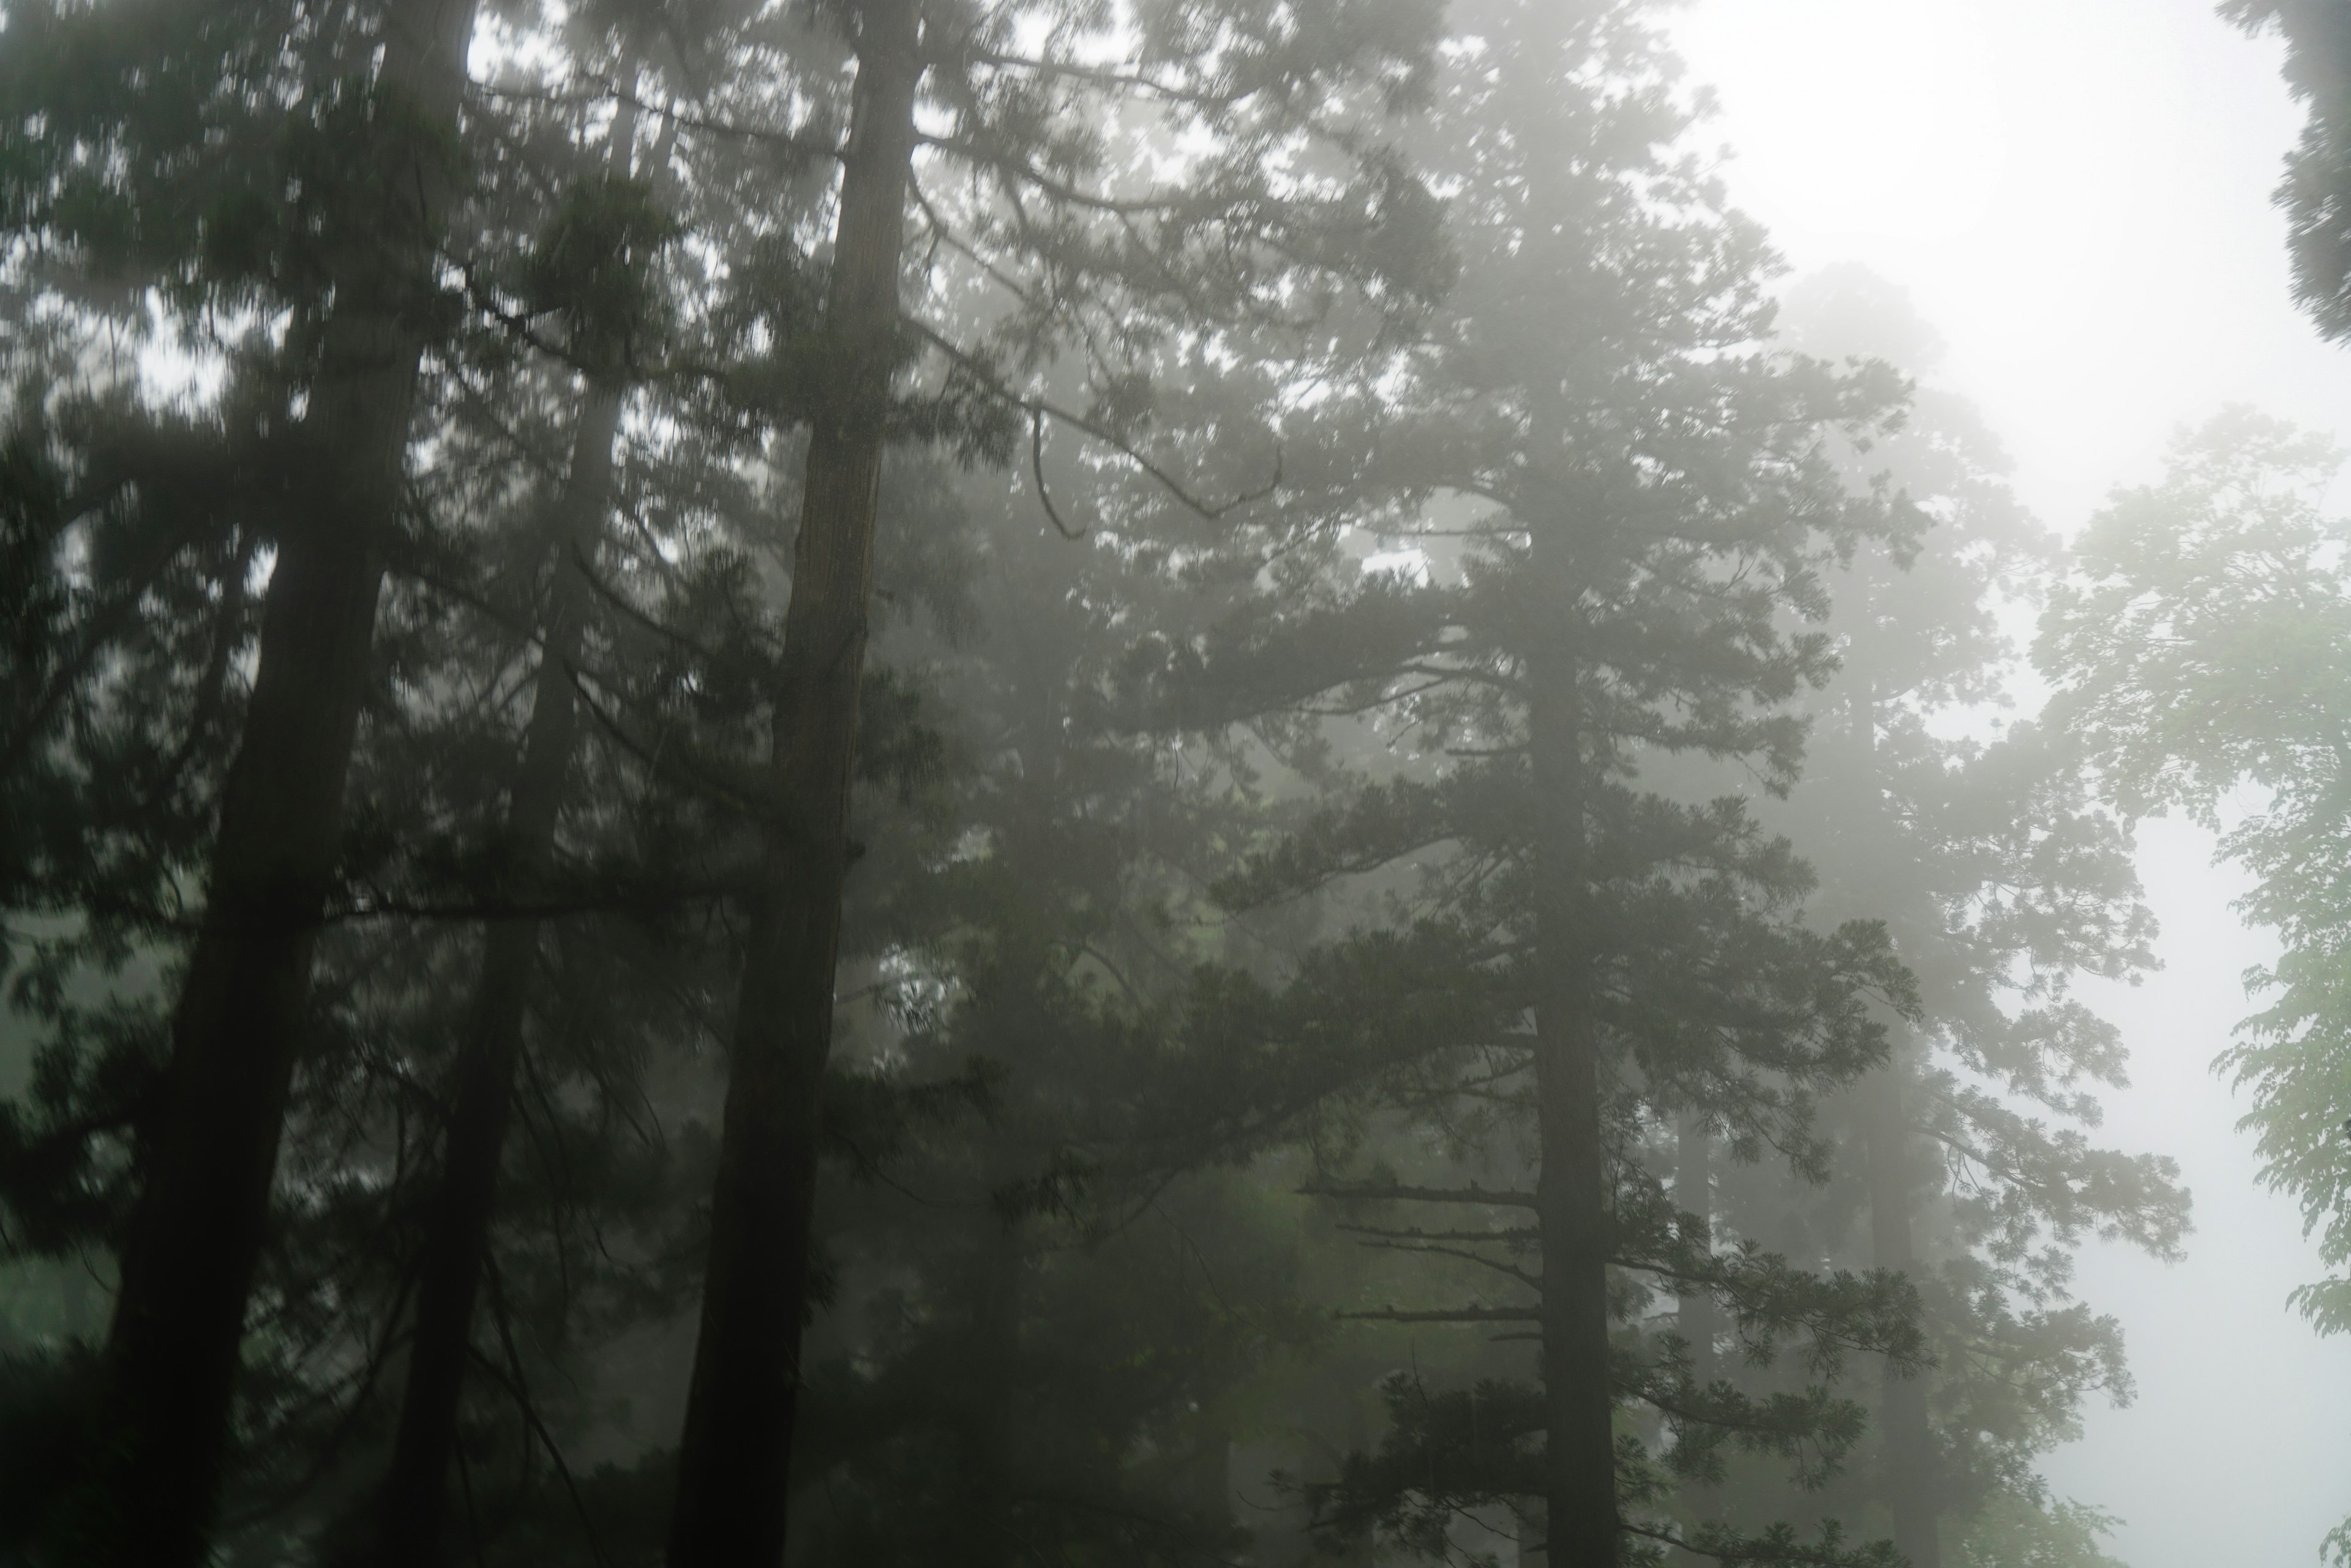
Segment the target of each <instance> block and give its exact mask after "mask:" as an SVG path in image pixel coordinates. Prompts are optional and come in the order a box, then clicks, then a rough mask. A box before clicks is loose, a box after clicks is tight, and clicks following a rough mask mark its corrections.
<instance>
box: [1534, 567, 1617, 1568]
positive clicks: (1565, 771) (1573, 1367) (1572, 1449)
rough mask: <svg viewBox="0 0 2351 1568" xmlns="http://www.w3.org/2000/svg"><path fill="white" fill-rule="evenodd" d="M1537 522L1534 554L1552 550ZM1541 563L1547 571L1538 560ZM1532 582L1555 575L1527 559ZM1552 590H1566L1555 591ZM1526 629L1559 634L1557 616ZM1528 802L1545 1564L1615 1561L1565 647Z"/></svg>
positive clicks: (1560, 607) (1579, 820)
mask: <svg viewBox="0 0 2351 1568" xmlns="http://www.w3.org/2000/svg"><path fill="white" fill-rule="evenodd" d="M1550 531H1551V530H1549V529H1545V528H1541V527H1540V526H1538V528H1537V529H1536V546H1535V548H1536V549H1537V551H1538V553H1539V556H1540V555H1541V554H1544V553H1552V552H1556V551H1558V550H1560V549H1563V546H1564V541H1561V540H1555V539H1549V538H1545V535H1546V534H1547V533H1549V532H1550ZM1547 566H1548V567H1549V569H1548V570H1546V567H1547ZM1535 576H1536V579H1537V580H1538V581H1541V582H1544V583H1547V584H1555V585H1557V584H1563V583H1564V580H1565V577H1564V574H1563V573H1562V572H1560V571H1559V570H1557V569H1556V567H1555V566H1549V563H1545V562H1541V561H1540V560H1539V562H1538V570H1537V571H1536V573H1535ZM1562 595H1565V596H1562ZM1573 603H1574V600H1573V595H1572V594H1568V593H1567V591H1566V590H1565V588H1564V587H1563V586H1559V587H1556V588H1555V591H1553V592H1552V593H1551V594H1549V595H1547V596H1545V599H1544V601H1542V602H1539V603H1538V604H1537V605H1536V606H1535V607H1534V612H1535V614H1536V616H1537V618H1538V619H1539V620H1540V621H1549V620H1550V619H1551V618H1552V617H1561V618H1563V617H1566V616H1568V615H1570V614H1572V613H1573ZM1536 635H1537V637H1538V639H1540V640H1541V641H1542V642H1545V643H1552V642H1554V641H1557V642H1561V643H1563V642H1565V641H1566V639H1567V636H1568V633H1567V632H1566V631H1565V629H1564V628H1563V627H1559V626H1555V625H1549V624H1545V625H1541V626H1540V627H1539V628H1538V629H1537V632H1536ZM1530 678H1531V684H1532V696H1531V716H1530V717H1531V727H1532V736H1531V739H1532V742H1533V756H1534V783H1535V792H1536V800H1537V802H1538V804H1537V810H1539V811H1541V813H1542V821H1541V827H1540V828H1539V830H1538V831H1539V833H1540V835H1541V836H1540V839H1539V841H1538V843H1537V846H1536V853H1535V861H1536V878H1537V890H1536V894H1535V898H1536V910H1537V913H1536V936H1535V943H1536V953H1537V956H1536V965H1537V967H1538V971H1539V973H1540V974H1541V977H1542V979H1541V993H1540V996H1539V999H1538V1001H1537V1004H1536V1019H1535V1093H1536V1099H1537V1103H1538V1111H1537V1113H1538V1115H1539V1117H1540V1118H1541V1161H1542V1166H1541V1172H1540V1174H1539V1175H1538V1176H1537V1177H1536V1181H1535V1215H1536V1225H1537V1227H1538V1228H1539V1229H1540V1230H1541V1239H1542V1260H1543V1272H1542V1304H1541V1314H1542V1316H1541V1323H1540V1325H1539V1327H1540V1331H1541V1339H1542V1379H1543V1402H1544V1414H1545V1425H1546V1427H1547V1441H1546V1444H1545V1447H1544V1460H1543V1468H1544V1488H1543V1513H1544V1520H1545V1523H1546V1526H1547V1534H1546V1539H1545V1542H1544V1559H1543V1560H1544V1562H1545V1563H1546V1564H1547V1568H1615V1563H1616V1559H1617V1547H1618V1540H1619V1533H1620V1527H1619V1520H1618V1516H1617V1509H1616V1439H1615V1411H1616V1391H1615V1387H1614V1379H1613V1378H1612V1377H1611V1375H1610V1372H1609V1352H1608V1330H1609V1317H1608V1262H1609V1258H1610V1255H1611V1250H1612V1249H1611V1245H1610V1235H1609V1228H1610V1226H1609V1216H1608V1206H1607V1169H1606V1163H1605V1159H1604V1152H1603V1149H1602V1145H1601V1104H1600V1066H1601V1063H1600V1042H1599V1036H1598V1032H1597V1030H1596V1029H1595V1028H1594V1023H1593V1008H1592V998H1591V996H1590V987H1591V976H1590V965H1591V954H1590V932H1589V929H1588V920H1587V906H1588V902H1589V895H1588V892H1587V889H1586V887H1585V878H1586V875H1587V873H1586V869H1585V865H1584V854H1583V841H1584V833H1585V824H1584V804H1583V796H1584V775H1583V722H1582V712H1581V702H1580V700H1579V695H1578V692H1577V689H1576V664H1575V660H1574V657H1573V650H1572V649H1570V648H1565V647H1555V646H1554V647H1545V648H1542V649H1541V650H1540V651H1539V652H1538V653H1537V655H1536V657H1534V658H1533V659H1532V660H1531V661H1530Z"/></svg>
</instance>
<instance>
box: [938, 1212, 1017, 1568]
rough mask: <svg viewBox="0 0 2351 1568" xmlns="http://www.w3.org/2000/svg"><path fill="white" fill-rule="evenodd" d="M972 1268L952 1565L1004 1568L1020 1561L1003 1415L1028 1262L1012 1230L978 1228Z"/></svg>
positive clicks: (1010, 1391) (1013, 1373)
mask: <svg viewBox="0 0 2351 1568" xmlns="http://www.w3.org/2000/svg"><path fill="white" fill-rule="evenodd" d="M982 1223H983V1224H984V1225H986V1231H985V1233H984V1234H983V1235H982V1236H981V1237H980V1239H979V1246H978V1249H977V1251H976V1252H975V1254H974V1256H973V1258H972V1260H971V1264H972V1268H971V1278H970V1281H969V1288H970V1291H971V1323H970V1331H969V1338H968V1340H967V1343H966V1346H965V1354H967V1356H968V1357H969V1358H970V1360H969V1367H970V1386H969V1388H968V1390H967V1393H966V1395H965V1396H964V1398H963V1399H962V1401H961V1407H960V1408H959V1409H958V1410H956V1413H955V1416H954V1420H955V1428H956V1490H957V1491H958V1492H959V1493H960V1499H959V1501H958V1503H957V1506H956V1516H957V1517H956V1525H955V1528H956V1532H957V1539H956V1541H955V1542H954V1556H953V1561H955V1562H956V1563H957V1564H959V1568H1011V1564H1012V1563H1014V1561H1015V1560H1016V1559H1017V1558H1018V1557H1019V1556H1020V1555H1022V1553H1021V1549H1020V1538H1019V1534H1018V1533H1017V1532H1016V1531H1015V1528H1014V1521H1013V1520H1012V1518H1011V1501H1012V1493H1013V1484H1014V1483H1013V1479H1012V1465H1011V1459H1012V1434H1011V1430H1010V1420H1009V1417H1010V1416H1011V1413H1012V1400H1013V1397H1014V1393H1015V1387H1016V1383H1017V1379H1018V1376H1019V1358H1020V1298H1021V1284H1022V1277H1023V1275H1024V1274H1025V1273H1026V1271H1027V1263H1026V1260H1025V1259H1024V1258H1023V1255H1022V1246H1021V1240H1020V1236H1019V1232H1018V1231H1017V1230H1016V1229H1015V1228H1013V1227H1012V1226H1010V1225H1006V1224H1003V1223H1000V1222H999V1223H989V1222H987V1221H983V1222H982Z"/></svg>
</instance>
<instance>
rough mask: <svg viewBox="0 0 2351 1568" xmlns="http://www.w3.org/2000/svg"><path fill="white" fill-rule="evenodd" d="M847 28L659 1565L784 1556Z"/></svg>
mask: <svg viewBox="0 0 2351 1568" xmlns="http://www.w3.org/2000/svg"><path fill="white" fill-rule="evenodd" d="M858 15H859V20H860V24H861V25H860V27H859V35H858V39H857V57H858V67H857V86H856V100H855V107H854V109H853V110H852V120H851V127H850V145H849V152H848V156H847V160H846V169H845V171H844V172H843V175H842V180H841V215H840V219H839V226H838V228H837V230H836V232H835V241H834V246H833V264H832V279H831V289H830V292H829V295H828V297H827V299H826V305H825V321H826V325H827V329H828V331H829V333H830V336H831V340H832V341H831V350H832V354H833V368H832V372H831V373H832V383H833V384H832V392H831V396H830V397H829V398H828V399H826V405H825V406H826V411H827V412H826V415H825V416H824V417H822V418H820V419H819V420H818V421H817V423H816V424H815V427H814V428H813V429H812V430H811V431H810V438H809V455H808V473H807V480H806V485H805V487H804V489H803V491H802V501H801V507H800V529H799V542H798V545H797V546H796V548H795V550H794V555H793V566H792V586H791V601H790V603H789V607H788V608H787V610H786V612H785V620H784V649H783V659H782V671H781V673H780V674H779V677H778V690H777V692H776V695H775V705H774V717H773V723H774V737H773V743H772V744H773V757H772V761H771V777H772V780H773V784H774V788H775V790H776V799H775V800H774V802H773V809H774V810H775V811H776V812H777V821H776V822H775V824H774V825H773V826H772V827H771V828H770V830H769V832H768V847H767V851H766V855H765V863H764V865H763V867H762V870H761V877H760V894H759V899H758V906H757V908H756V909H755V911H754V913H753V917H752V926H751V932H750V936H749V941H748V943H747V950H746V953H745V959H744V970H743V982H742V987H741V990H740V992H739V995H738V998H737V1009H736V1022H735V1039H734V1050H733V1055H732V1061H731V1063H730V1069H729V1078H728V1082H727V1089H726V1113H725V1125H724V1129H723V1133H722V1141H721V1145H720V1150H719V1158H718V1175H717V1185H716V1191H715V1193H714V1194H713V1196H712V1202H711V1234H710V1260H709V1265H708V1269H707V1272H706V1273H705V1278H704V1281H703V1298H702V1324H701V1333H700V1336H699V1338H698V1340H697V1341H696V1343H695V1360H694V1377H693V1381H692V1384H691V1385H690V1386H689V1388H688V1392H687V1396H686V1414H685V1431H684V1438H683V1441H682V1444H681V1447H680V1450H679V1457H678V1490H677V1502H676V1512H675V1514H674V1518H673V1520H672V1522H671V1531H670V1542H669V1563H670V1568H773V1565H774V1564H775V1563H778V1562H780V1561H781V1559H782V1555H783V1550H784V1532H785V1514H786V1488H785V1478H786V1477H787V1476H788V1475H789V1472H790V1469H791V1444H792V1421H793V1416H794V1412H795V1409H796V1406H797V1403H798V1396H799V1342H800V1331H801V1326H802V1323H803V1322H804V1320H805V1317H806V1313H807V1311H808V1260H809V1259H808V1253H809V1243H810V1224H811V1220H812V1211H813V1207H814V1203H815V1196H816V1164H817V1148H816V1140H817V1131H818V1114H819V1108H818V1103H817V1098H818V1092H819V1089H820V1085H821V1082H822V1079H823V1073H824V1066H825V1059H826V1057H827V1055H828V1054H829V1053H830V1052H831V1045H832V1012H833V970H834V966H835V963H836V959H837V951H836V950H837V948H838V946H839V942H840V933H841V885H842V883H843V880H844V879H845V877H846V875H847V873H848V869H849V858H850V851H849V832H848V828H849V797H850V768H851V763H852V759H853V758H852V753H853V750H854V747H855V745H856V730H857V694H858V685H859V682H860V680H861V678H862V674H863V670H864V663H865V643H866V617H867V613H868V611H869V607H870V603H871V601H872V586H873V583H872V579H873V524H874V511H875V506H876V501H877V491H878V487H879V485H880V480H881V474H882V447H883V434H884V432H885V427H886V423H887V416H888V402H889V390H890V373H891V360H890V356H891V353H892V350H893V346H894V343H893V340H894V337H895V333H896V329H897V327H898V324H899V318H898V308H899V307H898V271H899V264H900V257H901V253H902V249H903V246H904V233H905V203H906V187H907V180H908V175H909V172H910V170H911V168H912V166H913V159H914V99H915V90H916V88H917V86H918V84H919V82H920V79H921V76H922V60H921V57H920V52H919V48H920V37H919V31H920V28H919V22H918V16H917V12H916V0H865V3H864V4H863V5H862V6H860V8H859V13H858Z"/></svg>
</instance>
